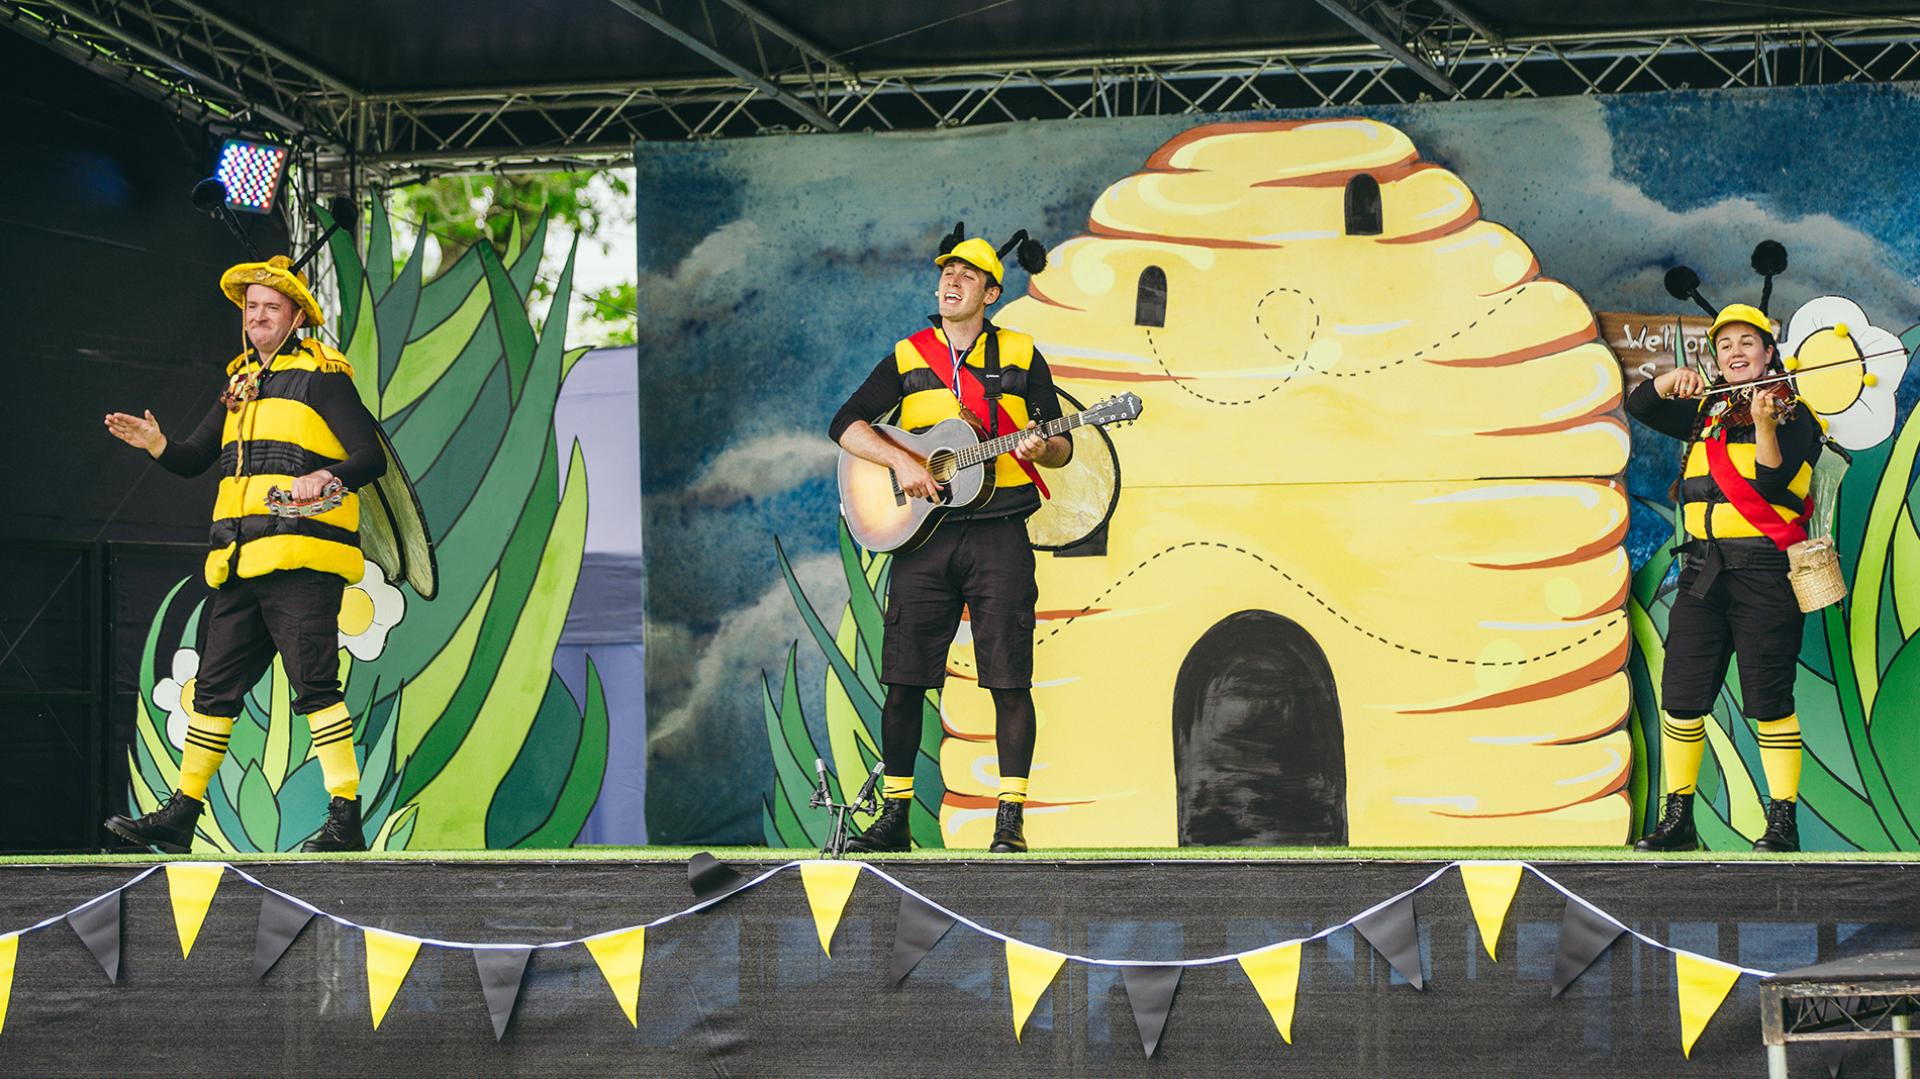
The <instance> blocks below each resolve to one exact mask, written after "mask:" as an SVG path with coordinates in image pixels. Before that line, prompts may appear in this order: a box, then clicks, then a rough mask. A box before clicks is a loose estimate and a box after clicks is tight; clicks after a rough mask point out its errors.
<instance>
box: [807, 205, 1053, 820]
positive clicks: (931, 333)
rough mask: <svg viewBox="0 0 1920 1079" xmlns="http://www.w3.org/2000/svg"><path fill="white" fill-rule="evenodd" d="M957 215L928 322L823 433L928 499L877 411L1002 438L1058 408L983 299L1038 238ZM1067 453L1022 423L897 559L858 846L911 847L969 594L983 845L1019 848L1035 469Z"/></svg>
mask: <svg viewBox="0 0 1920 1079" xmlns="http://www.w3.org/2000/svg"><path fill="white" fill-rule="evenodd" d="M964 236H965V225H964V224H960V225H955V226H954V229H953V232H952V233H951V234H949V235H948V236H947V237H946V239H945V240H944V241H943V242H942V243H941V245H940V254H939V255H937V256H936V257H935V258H934V260H933V261H934V264H935V265H936V266H938V267H939V268H940V277H939V285H938V287H937V289H936V292H935V296H936V298H937V300H938V301H939V312H938V313H937V314H935V315H932V316H929V318H928V320H927V321H928V323H929V325H927V326H925V327H922V328H921V329H920V331H919V332H918V333H915V334H914V335H913V336H911V337H908V338H906V339H905V340H902V341H899V342H896V343H895V344H894V347H893V349H892V350H891V351H889V352H888V353H887V354H886V355H885V356H884V357H882V358H881V360H880V362H879V364H877V365H876V366H875V367H874V369H873V371H872V373H871V374H869V375H868V376H867V378H866V381H864V382H862V383H861V384H860V386H859V388H858V389H856V390H855V391H854V392H853V396H851V397H849V398H848V399H847V402H846V403H845V404H844V405H842V406H841V407H840V410H839V411H838V412H837V413H835V415H834V417H833V422H832V424H831V425H830V426H829V427H828V431H827V434H828V437H829V438H832V439H833V440H834V441H835V442H836V443H838V444H839V445H840V446H841V448H843V449H845V450H846V451H847V452H848V453H851V454H853V455H855V456H857V457H861V458H864V459H866V460H869V461H873V462H875V463H877V464H882V465H886V466H887V467H889V468H892V469H893V470H894V473H895V474H896V475H897V476H898V477H899V483H900V489H901V490H902V491H903V492H905V494H906V495H907V496H908V497H911V498H935V497H937V496H938V494H939V489H940V485H939V484H938V483H937V482H936V481H935V480H934V478H933V476H932V474H930V473H929V472H928V471H927V466H926V462H925V461H922V460H920V459H919V458H918V457H916V456H915V455H914V454H912V453H909V452H908V451H906V450H904V449H901V448H900V447H899V446H896V445H894V444H893V443H892V442H890V441H888V440H887V439H886V438H884V437H883V436H882V435H881V434H880V433H879V432H877V431H875V430H874V429H873V427H872V425H871V422H870V421H873V420H877V419H879V418H880V417H881V416H882V415H884V414H886V413H888V412H890V411H892V410H894V409H896V408H897V409H899V411H900V417H899V424H900V426H902V427H905V428H907V429H909V430H921V429H923V428H926V427H930V426H932V425H934V424H936V423H939V422H940V421H942V420H946V419H951V418H954V417H956V416H960V415H962V412H963V410H964V411H965V412H966V413H968V414H971V415H973V416H974V418H975V419H976V420H977V421H978V423H979V425H980V428H981V429H982V430H983V431H986V432H988V434H989V435H990V436H998V435H1002V434H1011V433H1012V432H1013V431H1016V430H1021V429H1023V428H1030V427H1033V426H1035V425H1036V424H1039V423H1044V422H1046V421H1048V420H1054V419H1058V418H1059V417H1060V401H1059V398H1058V396H1057V395H1056V394H1055V392H1054V388H1053V375H1052V374H1051V373H1050V372H1049V371H1048V368H1047V361H1046V359H1045V358H1044V357H1042V356H1041V355H1040V352H1039V350H1037V349H1035V348H1034V346H1033V338H1031V337H1029V336H1027V335H1026V334H1023V333H1019V332H1016V331H1014V330H1006V329H1002V328H1000V327H998V326H995V325H994V324H993V322H992V320H990V319H988V318H987V317H986V309H987V308H988V307H991V306H992V305H993V304H994V302H995V301H997V300H998V299H999V298H1000V292H1001V288H1000V285H1001V281H1002V278H1003V275H1004V267H1003V266H1002V265H1001V263H1000V259H1001V257H1002V256H1004V255H1006V254H1007V253H1008V252H1010V251H1012V252H1015V254H1016V257H1017V258H1019V260H1020V264H1021V265H1022V266H1023V267H1025V268H1026V270H1027V272H1028V273H1039V272H1040V271H1041V270H1042V269H1044V268H1045V266H1046V258H1047V254H1046V248H1044V247H1042V246H1041V245H1040V243H1039V242H1038V241H1036V240H1031V239H1028V238H1027V234H1026V233H1025V232H1024V231H1022V232H1017V233H1015V234H1014V236H1013V238H1012V239H1010V240H1008V241H1007V243H1006V244H1005V245H1004V246H1003V247H1001V248H1000V250H998V251H995V250H994V248H993V245H992V244H990V243H988V242H987V241H985V240H983V239H980V238H978V237H974V238H973V239H964V238H963V237H964ZM1072 457H1073V442H1072V440H1071V439H1069V438H1068V437H1067V436H1066V435H1054V436H1052V437H1051V438H1042V437H1040V436H1039V435H1038V434H1029V435H1027V436H1026V437H1025V438H1023V439H1022V440H1021V441H1020V443H1019V445H1018V446H1017V447H1015V449H1014V451H1013V453H1012V454H1010V455H1008V456H1005V457H1002V458H1000V459H999V461H998V463H997V464H996V465H995V466H994V468H995V474H994V475H995V478H994V491H993V497H992V498H991V499H989V500H988V501H987V502H986V504H985V505H981V506H976V507H972V508H970V509H965V510H956V511H954V512H952V513H951V514H950V515H949V516H948V517H947V519H946V523H945V524H943V525H942V526H941V527H940V529H939V530H938V531H936V532H935V533H934V534H933V535H932V536H931V537H930V538H928V540H927V541H926V542H925V543H922V544H921V545H919V546H918V547H914V548H912V549H911V550H902V551H898V552H896V553H895V554H894V556H893V563H892V567H891V571H890V572H891V578H890V581H889V584H888V586H887V630H886V638H885V640H884V641H883V642H882V645H881V658H880V676H881V679H882V680H883V681H885V682H886V683H887V698H886V702H885V704H884V705H883V706H882V708H881V755H882V758H883V761H884V763H885V766H886V770H885V772H884V775H883V779H884V782H883V784H882V788H881V793H882V796H883V797H882V799H881V801H882V808H881V811H880V815H879V817H877V818H876V819H875V820H874V822H873V824H872V825H870V826H869V827H868V828H867V829H866V831H864V832H862V833H861V834H860V835H858V836H856V837H854V839H853V840H852V842H851V843H850V844H849V846H848V849H849V850H853V851H856V852H871V851H903V850H906V849H908V847H910V846H911V845H912V836H911V832H910V830H909V827H908V818H909V813H910V809H911V806H912V805H913V769H914V758H915V756H916V755H917V754H918V753H919V750H920V733H921V731H920V728H921V723H922V715H923V703H924V701H925V700H926V695H927V691H928V690H930V689H936V688H938V687H939V686H941V685H942V684H944V683H945V681H946V675H947V649H948V647H949V646H950V645H951V644H952V643H953V638H954V634H955V633H956V632H957V630H958V629H959V626H960V612H961V607H962V605H963V604H964V605H965V606H966V608H967V611H968V618H969V625H970V627H971V629H972V632H973V643H974V648H975V655H976V656H977V657H978V659H979V664H980V669H979V678H980V685H981V687H982V688H985V689H987V690H988V691H989V692H991V693H992V694H993V707H994V741H995V743H996V747H997V749H998V751H999V767H1000V791H999V798H998V808H997V810H996V813H995V816H994V829H993V840H992V843H991V845H990V846H989V849H990V850H992V851H994V852H996V853H1002V854H1006V853H1014V852H1018V851H1024V850H1026V849H1027V840H1026V834H1025V830H1024V813H1025V805H1026V801H1027V781H1028V773H1029V772H1030V771H1031V768H1032V764H1033V742H1034V730H1035V716H1034V710H1033V691H1032V687H1033V625H1034V604H1035V599H1036V596H1037V595H1038V588H1037V586H1036V585H1035V583H1034V577H1033V571H1034V563H1033V546H1032V543H1031V542H1030V541H1029V540H1028V538H1027V526H1026V519H1027V518H1028V517H1029V516H1031V515H1032V514H1033V512H1034V511H1035V510H1038V509H1039V508H1040V498H1041V496H1042V495H1043V494H1044V493H1045V492H1046V485H1045V483H1044V482H1043V481H1042V480H1041V479H1040V476H1039V473H1038V471H1037V470H1036V468H1035V466H1036V465H1037V466H1040V467H1044V468H1059V467H1061V466H1062V465H1065V464H1066V463H1067V462H1068V461H1069V460H1070V459H1071V458H1072Z"/></svg>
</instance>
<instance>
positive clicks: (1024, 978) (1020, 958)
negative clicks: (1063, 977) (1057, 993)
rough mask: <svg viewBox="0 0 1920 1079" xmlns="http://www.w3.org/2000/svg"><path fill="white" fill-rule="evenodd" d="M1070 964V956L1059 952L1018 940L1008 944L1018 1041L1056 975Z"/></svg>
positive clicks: (1008, 976) (1010, 980) (1015, 1036)
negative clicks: (1061, 968) (1063, 966)
mask: <svg viewBox="0 0 1920 1079" xmlns="http://www.w3.org/2000/svg"><path fill="white" fill-rule="evenodd" d="M1066 961H1067V957H1066V956H1064V955H1061V954H1060V953H1059V952H1052V951H1048V950H1047V949H1045V948H1036V947H1034V946H1033V945H1031V944H1022V943H1020V942H1019V941H1017V940H1009V941H1007V991H1008V992H1009V993H1011V994H1012V995H1013V1040H1014V1041H1019V1040H1020V1032H1021V1031H1022V1030H1024V1029H1025V1028H1026V1025H1027V1017H1028V1016H1030V1015H1032V1014H1033V1008H1034V1005H1036V1004H1039V1003H1040V998H1041V997H1042V996H1045V995H1046V992H1047V987H1048V986H1050V985H1052V984H1053V978H1054V975H1056V974H1058V973H1060V965H1061V964H1062V963H1065V962H1066Z"/></svg>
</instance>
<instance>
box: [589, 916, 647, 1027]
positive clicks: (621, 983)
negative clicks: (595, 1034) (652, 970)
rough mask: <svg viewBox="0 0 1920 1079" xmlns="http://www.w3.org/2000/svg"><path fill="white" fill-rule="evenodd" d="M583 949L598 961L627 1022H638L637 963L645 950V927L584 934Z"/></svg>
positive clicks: (601, 971)
mask: <svg viewBox="0 0 1920 1079" xmlns="http://www.w3.org/2000/svg"><path fill="white" fill-rule="evenodd" d="M586 944H587V951H589V952H591V953H593V961H594V962H595V963H598V964H600V973H601V974H602V975H603V976H605V977H606V979H607V985H608V986H610V987H611V988H612V989H613V997H614V999H615V1000H617V1001H619V1002H620V1010H621V1011H622V1012H624V1013H626V1016H627V1022H629V1023H631V1024H633V1025H634V1026H635V1027H638V1026H639V1025H640V966H641V961H642V960H643V959H644V958H645V957H646V954H647V927H646V926H636V927H634V928H632V929H623V930H621V931H619V932H617V933H606V934H603V935H601V936H597V937H588V938H587V941H586Z"/></svg>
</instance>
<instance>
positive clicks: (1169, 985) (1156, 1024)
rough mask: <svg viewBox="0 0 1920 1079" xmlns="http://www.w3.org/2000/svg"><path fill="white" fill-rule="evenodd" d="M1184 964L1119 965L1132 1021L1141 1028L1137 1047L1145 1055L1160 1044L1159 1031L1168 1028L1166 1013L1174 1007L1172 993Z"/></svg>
mask: <svg viewBox="0 0 1920 1079" xmlns="http://www.w3.org/2000/svg"><path fill="white" fill-rule="evenodd" d="M1184 969H1185V968H1184V967H1173V966H1167V967H1121V968H1120V974H1121V977H1122V979H1123V980H1124V981H1125V983H1126V986H1127V1003H1128V1004H1130V1005H1132V1006H1133V1024H1134V1026H1136V1027H1138V1028H1140V1048H1141V1049H1144V1050H1146V1054H1147V1055H1148V1056H1152V1055H1153V1051H1154V1050H1155V1049H1158V1048H1160V1032H1161V1031H1163V1030H1165V1029H1166V1028H1167V1013H1168V1012H1170V1011H1172V1010H1173V993H1174V990H1176V989H1179V988H1180V973H1181V971H1182V970H1184Z"/></svg>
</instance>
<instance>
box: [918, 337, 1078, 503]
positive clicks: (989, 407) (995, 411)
mask: <svg viewBox="0 0 1920 1079" xmlns="http://www.w3.org/2000/svg"><path fill="white" fill-rule="evenodd" d="M907 340H908V341H909V342H910V343H911V344H912V345H913V347H914V348H915V349H917V350H918V351H919V353H920V358H921V359H922V360H925V361H926V364H927V366H928V367H929V368H931V369H932V370H933V373H934V375H935V376H936V377H937V378H939V379H940V383H941V385H943V386H945V387H946V388H947V390H948V391H949V392H952V390H953V355H952V353H950V352H948V351H947V345H946V342H944V341H942V340H941V339H940V335H939V334H937V333H935V332H934V329H933V327H931V326H929V327H927V328H926V329H924V330H921V331H920V332H919V333H916V334H914V335H913V336H912V337H909V338H907ZM959 398H960V403H961V405H963V406H965V407H966V410H967V411H968V412H971V413H973V415H974V418H975V419H978V420H979V421H980V424H981V426H983V427H991V428H993V429H995V430H1001V429H1004V430H1006V431H1007V432H1008V433H1009V434H1011V433H1012V432H1014V431H1017V430H1019V429H1020V425H1019V424H1017V423H1014V422H1013V417H1012V416H1009V415H1007V409H1006V406H1005V405H1002V404H1001V403H1000V402H999V401H998V400H997V399H996V400H995V401H993V402H992V403H991V404H989V403H988V401H987V388H986V387H985V386H983V385H981V383H980V379H979V378H978V377H977V376H975V375H974V373H973V371H972V369H970V368H969V367H967V365H966V364H964V363H962V364H961V365H960V390H959ZM1013 463H1014V464H1017V465H1019V466H1020V471H1022V472H1025V473H1026V474H1027V478H1028V479H1030V480H1032V481H1033V486H1034V487H1035V488H1036V489H1038V490H1039V492H1040V495H1041V497H1043V498H1052V497H1053V493H1052V492H1051V491H1048V490H1047V483H1046V481H1045V480H1043V479H1041V478H1040V470H1039V469H1038V468H1035V467H1034V464H1033V462H1032V461H1023V460H1021V459H1020V458H1018V457H1015V458H1014V459H1013Z"/></svg>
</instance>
